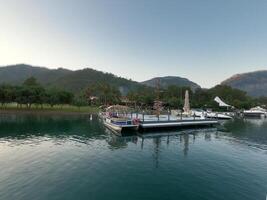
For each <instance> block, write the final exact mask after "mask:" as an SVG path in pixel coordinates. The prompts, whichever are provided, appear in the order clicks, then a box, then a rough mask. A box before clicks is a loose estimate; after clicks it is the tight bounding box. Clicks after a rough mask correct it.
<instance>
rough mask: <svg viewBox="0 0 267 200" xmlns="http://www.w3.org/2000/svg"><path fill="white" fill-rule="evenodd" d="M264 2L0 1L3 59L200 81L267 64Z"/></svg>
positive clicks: (0, 54)
mask: <svg viewBox="0 0 267 200" xmlns="http://www.w3.org/2000/svg"><path fill="white" fill-rule="evenodd" d="M266 10H267V1H266V0H253V1H252V0H161V1H158V0H16V1H14V0H0V65H1V66H5V65H10V64H16V63H26V64H31V65H35V66H45V67H48V68H58V67H64V68H68V69H72V70H76V69H82V68H85V67H89V68H94V69H97V70H101V71H104V72H111V73H114V74H116V75H118V76H122V77H126V78H130V79H133V80H136V81H144V80H147V79H150V78H152V77H155V76H168V75H171V76H181V77H185V78H188V79H190V80H192V81H194V82H196V83H198V84H199V85H201V86H202V87H206V88H209V87H213V86H214V85H216V84H219V83H220V82H221V81H223V80H224V79H226V78H229V77H230V76H232V75H234V74H236V73H243V72H249V71H254V70H266V69H267V12H266Z"/></svg>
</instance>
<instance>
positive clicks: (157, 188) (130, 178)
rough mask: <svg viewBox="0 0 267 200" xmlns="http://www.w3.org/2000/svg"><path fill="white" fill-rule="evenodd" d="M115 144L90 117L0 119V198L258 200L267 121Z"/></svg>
mask: <svg viewBox="0 0 267 200" xmlns="http://www.w3.org/2000/svg"><path fill="white" fill-rule="evenodd" d="M224 126H225V127H226V128H227V129H228V130H230V132H220V131H216V130H215V129H202V130H187V131H183V133H185V134H183V135H178V133H181V131H180V132H179V131H176V132H166V133H163V132H161V133H160V134H155V135H151V134H149V135H145V136H133V137H123V138H121V137H116V136H114V135H113V134H112V133H111V132H110V131H108V130H106V129H105V128H104V127H103V126H102V124H101V123H100V122H99V120H98V119H97V117H96V116H93V118H92V120H90V118H89V117H88V116H84V117H82V116H29V115H26V116H24V115H17V116H15V115H7V116H3V115H2V116H1V117H0V166H1V170H0V199H1V200H14V199H16V200H29V199H34V200H46V199H49V200H54V199H64V200H68V199H92V200H94V199H97V200H102V199H109V200H113V199H114V200H119V199H123V200H124V199H127V200H131V199H135V200H136V199H138V200H142V199H160V200H163V199H183V200H186V199H190V200H195V199H198V200H199V199H201V200H214V199H216V200H217V199H218V200H220V199H221V200H222V199H224V200H225V199H227V200H239V199H240V200H241V199H242V200H254V199H255V200H260V199H263V200H265V198H266V193H267V121H266V120H235V121H230V122H227V123H226V124H225V125H224Z"/></svg>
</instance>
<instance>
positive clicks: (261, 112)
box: [243, 106, 267, 117]
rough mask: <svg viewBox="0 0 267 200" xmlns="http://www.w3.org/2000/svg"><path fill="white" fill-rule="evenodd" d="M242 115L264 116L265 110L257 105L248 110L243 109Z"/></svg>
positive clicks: (266, 113)
mask: <svg viewBox="0 0 267 200" xmlns="http://www.w3.org/2000/svg"><path fill="white" fill-rule="evenodd" d="M243 115H244V116H245V117H266V116H267V111H266V109H264V108H261V107H259V106H257V107H254V108H251V109H250V110H244V111H243Z"/></svg>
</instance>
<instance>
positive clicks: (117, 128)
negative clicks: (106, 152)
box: [104, 121, 138, 133]
mask: <svg viewBox="0 0 267 200" xmlns="http://www.w3.org/2000/svg"><path fill="white" fill-rule="evenodd" d="M104 125H105V126H106V127H107V128H108V129H110V130H111V131H113V132H115V133H127V132H130V131H137V130H138V125H117V124H114V123H111V122H107V121H104Z"/></svg>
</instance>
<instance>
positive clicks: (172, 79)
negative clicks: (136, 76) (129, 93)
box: [141, 76, 200, 90]
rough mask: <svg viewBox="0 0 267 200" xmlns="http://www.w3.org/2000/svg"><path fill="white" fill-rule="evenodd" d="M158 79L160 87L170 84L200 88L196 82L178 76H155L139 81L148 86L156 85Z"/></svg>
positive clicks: (193, 88)
mask: <svg viewBox="0 0 267 200" xmlns="http://www.w3.org/2000/svg"><path fill="white" fill-rule="evenodd" d="M158 80H159V81H160V87H162V88H167V87H168V86H170V85H176V86H187V87H190V88H191V89H192V90H195V89H197V88H200V86H199V85H198V84H196V83H194V82H192V81H190V80H188V79H186V78H181V77H178V76H165V77H156V78H152V79H149V80H147V81H143V82H141V83H142V84H144V85H146V86H149V87H156V85H157V81H158Z"/></svg>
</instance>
